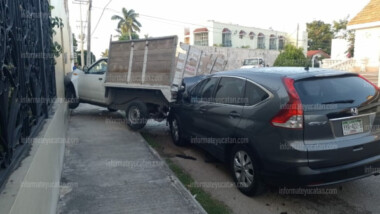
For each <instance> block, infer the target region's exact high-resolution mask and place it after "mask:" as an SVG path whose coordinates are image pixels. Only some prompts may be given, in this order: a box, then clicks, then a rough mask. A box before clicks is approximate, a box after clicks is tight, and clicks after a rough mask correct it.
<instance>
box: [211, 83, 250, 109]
mask: <svg viewBox="0 0 380 214" xmlns="http://www.w3.org/2000/svg"><path fill="white" fill-rule="evenodd" d="M244 86H245V80H244V79H240V78H234V77H222V79H221V80H220V82H219V84H218V87H217V88H216V93H215V102H217V103H222V104H231V105H244V103H245V102H244V99H243V98H244V88H245V87H244Z"/></svg>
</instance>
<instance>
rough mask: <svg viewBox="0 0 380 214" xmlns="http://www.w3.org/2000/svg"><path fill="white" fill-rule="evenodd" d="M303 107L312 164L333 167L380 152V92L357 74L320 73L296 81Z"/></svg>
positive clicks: (305, 137) (313, 166)
mask: <svg viewBox="0 0 380 214" xmlns="http://www.w3.org/2000/svg"><path fill="white" fill-rule="evenodd" d="M294 86H295V88H296V90H297V92H298V94H299V96H300V98H301V101H302V106H303V110H304V127H303V128H304V142H305V145H306V147H307V149H308V160H309V166H310V167H312V168H323V167H332V166H337V165H341V164H347V163H352V162H356V161H359V160H362V159H366V158H369V157H372V156H375V155H379V154H380V142H379V139H378V138H379V137H380V135H379V132H378V129H376V127H378V126H379V125H380V121H379V120H380V118H379V116H380V114H379V112H380V110H379V91H378V90H377V88H376V87H375V86H374V85H372V84H371V83H369V82H368V81H367V80H365V79H363V78H361V77H360V76H357V75H344V76H324V77H323V76H320V77H318V76H317V77H312V78H308V79H301V80H297V81H296V82H295V84H294Z"/></svg>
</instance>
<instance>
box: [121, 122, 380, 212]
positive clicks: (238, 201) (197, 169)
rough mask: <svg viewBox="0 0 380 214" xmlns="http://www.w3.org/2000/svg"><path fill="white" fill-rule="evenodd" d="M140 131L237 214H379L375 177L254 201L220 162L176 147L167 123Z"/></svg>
mask: <svg viewBox="0 0 380 214" xmlns="http://www.w3.org/2000/svg"><path fill="white" fill-rule="evenodd" d="M120 125H121V126H122V125H123V124H120ZM141 132H142V133H144V134H146V135H148V136H151V137H152V138H153V139H155V142H156V143H157V144H159V145H160V148H159V149H158V152H159V154H160V155H161V157H167V158H170V159H171V160H172V161H173V162H175V163H177V164H178V165H180V166H181V167H182V168H183V169H184V170H185V171H186V172H188V173H189V174H190V175H191V176H192V177H193V178H194V180H195V181H196V182H198V184H200V186H202V187H203V188H204V189H205V190H206V191H207V192H209V193H210V194H211V195H212V196H213V197H214V198H215V199H217V200H220V201H222V202H224V203H225V204H226V205H227V206H228V207H230V208H231V210H233V212H234V213H278V214H280V213H281V214H285V213H287V214H290V213H292V214H293V213H294V214H306V213H355V214H357V213H380V204H379V203H378V201H379V200H380V196H379V194H378V192H379V191H380V185H379V184H380V177H375V176H372V177H368V178H364V179H361V180H357V181H353V182H349V183H345V184H341V185H338V186H331V187H326V188H324V189H322V190H321V192H319V194H313V193H312V192H309V194H306V195H305V194H302V192H297V194H292V193H291V192H288V191H286V189H285V191H284V189H279V188H270V189H269V190H268V191H267V192H266V193H265V194H264V195H262V196H258V197H254V198H251V197H247V196H245V195H243V194H242V193H240V192H239V191H238V190H237V189H236V188H235V187H234V186H231V185H227V184H229V183H231V182H232V177H231V175H230V173H229V172H228V170H227V167H226V166H224V165H223V164H221V163H217V162H212V163H207V162H205V160H207V159H209V158H207V157H206V156H205V152H204V151H202V150H200V149H199V148H197V147H195V146H193V145H190V146H188V147H184V148H181V147H176V146H175V145H174V144H173V143H172V140H171V137H170V133H169V128H168V126H166V122H161V123H158V122H154V121H150V122H148V124H147V126H146V127H145V128H144V129H143V130H142V131H141ZM178 154H179V155H185V156H189V157H193V158H196V160H191V159H184V158H180V157H177V156H176V155H178ZM305 191H307V189H306V190H305Z"/></svg>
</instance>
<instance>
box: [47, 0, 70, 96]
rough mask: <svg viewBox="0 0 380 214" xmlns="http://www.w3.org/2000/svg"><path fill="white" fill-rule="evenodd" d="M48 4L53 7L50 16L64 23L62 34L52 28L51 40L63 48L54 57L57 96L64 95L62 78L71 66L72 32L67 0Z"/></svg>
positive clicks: (55, 0)
mask: <svg viewBox="0 0 380 214" xmlns="http://www.w3.org/2000/svg"><path fill="white" fill-rule="evenodd" d="M50 5H51V6H53V7H54V9H53V10H52V11H51V16H52V17H60V18H61V19H62V22H63V24H64V27H63V29H62V35H63V36H61V30H60V29H59V28H55V29H54V30H55V31H56V35H54V37H53V41H54V42H58V43H59V44H60V45H62V47H63V49H64V50H63V51H64V52H63V53H62V54H61V56H60V57H57V58H55V61H56V63H57V64H56V65H55V77H56V85H57V97H64V87H63V78H64V75H65V73H68V72H70V71H72V66H73V60H72V58H73V56H72V53H73V50H72V49H73V48H72V38H71V35H72V34H71V28H70V24H69V11H68V7H67V0H50ZM62 39H63V41H62ZM63 59H65V62H63V61H62V60H63Z"/></svg>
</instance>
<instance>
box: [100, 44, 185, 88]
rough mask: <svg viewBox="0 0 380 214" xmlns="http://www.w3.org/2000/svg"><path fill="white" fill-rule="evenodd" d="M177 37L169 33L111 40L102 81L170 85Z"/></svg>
mask: <svg viewBox="0 0 380 214" xmlns="http://www.w3.org/2000/svg"><path fill="white" fill-rule="evenodd" d="M177 41H178V39H177V37H176V36H170V37H161V38H149V39H146V40H145V39H144V40H133V41H121V42H120V41H118V42H111V44H110V55H109V63H108V72H107V79H106V83H108V84H106V85H110V83H114V84H118V85H120V84H126V87H128V85H131V86H132V85H134V86H136V85H146V86H147V87H149V86H170V85H171V82H172V78H173V76H174V67H175V65H174V64H175V54H176V47H177ZM131 55H132V56H131ZM130 63H131V64H130ZM130 71H131V72H130Z"/></svg>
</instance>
